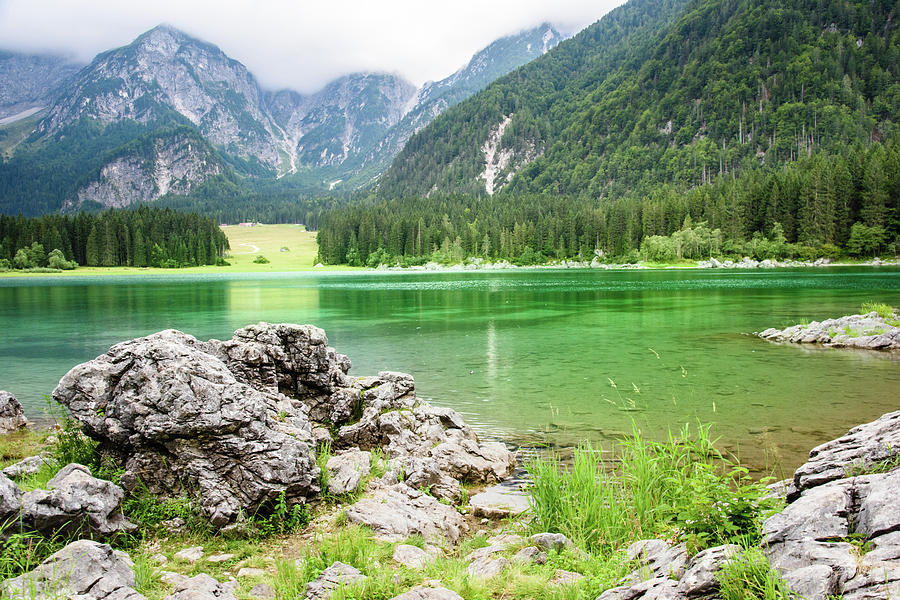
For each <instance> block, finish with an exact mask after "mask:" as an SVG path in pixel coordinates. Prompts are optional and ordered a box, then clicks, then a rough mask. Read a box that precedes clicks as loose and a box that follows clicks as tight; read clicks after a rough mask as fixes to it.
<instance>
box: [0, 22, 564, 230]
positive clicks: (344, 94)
mask: <svg viewBox="0 0 900 600" xmlns="http://www.w3.org/2000/svg"><path fill="white" fill-rule="evenodd" d="M561 39H562V36H561V35H560V34H559V33H558V32H557V31H556V30H555V29H553V28H552V27H551V26H549V25H542V26H541V27H538V28H535V29H532V30H529V31H525V32H522V33H520V34H517V35H515V36H511V37H507V38H503V39H501V40H498V41H496V42H494V43H493V44H491V45H490V46H488V47H487V48H485V49H484V50H482V51H481V52H479V53H478V54H476V55H475V56H474V57H473V58H472V60H471V61H470V62H469V63H468V64H467V65H466V66H464V67H463V68H462V69H460V70H459V71H458V72H456V73H454V74H453V75H452V76H450V77H448V78H446V79H444V80H442V81H439V82H436V83H433V82H429V83H427V84H426V85H425V86H423V87H422V88H421V89H417V88H416V87H415V86H414V85H413V84H411V83H410V82H408V81H407V80H405V79H404V78H403V77H401V76H400V75H397V74H394V73H353V74H349V75H346V76H343V77H341V78H339V79H337V80H335V81H332V82H331V83H329V84H328V85H326V86H325V88H323V89H322V90H320V91H319V92H316V93H314V94H308V95H304V94H300V93H298V92H295V91H292V90H281V91H267V90H264V89H263V88H262V87H261V86H260V85H259V83H258V82H257V80H256V79H255V77H254V76H253V74H252V73H251V72H250V71H249V70H248V69H247V68H246V67H245V66H244V65H242V64H241V63H240V62H238V61H236V60H233V59H232V58H230V57H228V56H227V55H226V54H225V53H224V52H222V51H221V50H220V49H219V48H218V47H216V46H214V45H212V44H209V43H207V42H203V41H201V40H198V39H195V38H193V37H191V36H189V35H187V34H186V33H184V32H181V31H179V30H177V29H175V28H172V27H169V26H166V25H161V26H158V27H155V28H153V29H151V30H150V31H147V32H146V33H144V34H142V35H140V36H139V37H138V38H137V39H135V40H134V42H132V43H131V44H129V45H127V46H124V47H121V48H116V49H113V50H110V51H107V52H104V53H102V54H99V55H98V56H97V57H95V58H94V60H93V61H91V63H90V64H89V65H87V66H85V67H84V68H82V69H81V70H79V71H77V73H73V72H72V71H73V67H72V66H71V65H67V64H64V63H62V62H60V61H59V60H56V62H54V61H53V60H50V59H49V58H48V59H40V60H39V58H40V57H37V58H35V57H32V59H31V63H29V62H28V60H26V59H27V57H20V56H19V55H15V56H14V55H9V56H7V55H2V56H3V57H6V59H5V60H0V66H2V65H7V66H6V67H5V68H6V69H7V73H8V74H9V77H10V78H15V77H18V74H21V73H25V72H30V73H33V76H31V78H30V79H28V78H25V77H22V78H20V79H21V81H19V80H17V83H16V85H12V84H11V83H8V84H7V85H6V86H5V87H4V90H5V92H4V94H5V95H4V96H2V97H0V98H2V99H3V100H4V102H6V104H5V105H4V106H8V107H9V108H8V110H15V109H16V108H17V107H25V106H27V107H29V108H32V107H37V106H45V105H46V106H47V107H48V108H47V110H46V112H45V113H44V112H42V113H39V114H38V115H36V116H34V117H32V118H31V119H32V120H22V121H20V122H19V124H18V125H17V129H15V130H11V129H9V128H4V127H3V125H2V124H0V151H3V152H4V153H5V154H7V155H8V156H11V158H9V160H8V161H7V162H6V163H4V164H3V165H0V190H6V193H5V195H0V212H12V213H15V212H19V211H22V212H24V213H26V214H33V213H35V212H36V211H39V212H40V211H46V210H57V209H59V208H63V209H66V210H73V209H77V208H78V207H81V206H93V205H100V206H124V205H128V204H130V203H133V202H146V201H153V200H155V199H156V198H158V197H160V196H162V195H169V196H171V195H173V194H176V195H177V194H190V193H192V192H193V191H194V190H196V189H198V188H197V186H198V185H203V184H205V182H208V181H210V180H211V179H216V178H218V177H225V178H226V180H227V181H230V182H232V183H229V184H227V185H225V186H224V187H222V186H218V185H217V186H213V187H212V188H208V189H206V190H205V193H206V197H204V199H203V202H208V201H209V197H208V196H209V194H210V193H212V192H211V190H224V189H228V190H230V191H229V195H230V196H232V197H233V196H234V195H236V194H237V195H240V192H239V191H235V189H236V188H235V185H238V186H240V185H243V184H241V183H240V182H241V181H247V178H248V177H249V178H250V179H261V180H266V179H269V180H272V179H276V178H279V179H280V180H281V181H283V182H284V185H283V186H282V187H284V189H285V190H294V189H297V187H298V186H299V187H300V188H301V189H305V190H308V191H314V190H318V191H319V192H321V191H324V190H329V189H332V188H335V187H341V188H343V189H345V190H353V189H356V188H358V187H362V186H364V185H367V184H369V183H370V182H371V181H372V180H373V179H375V178H377V177H378V175H379V174H380V173H381V171H383V170H384V169H385V168H387V166H388V164H389V163H390V160H391V159H392V158H393V156H394V155H395V154H396V153H397V152H399V151H400V149H401V147H402V146H403V144H404V143H405V141H406V139H407V138H408V137H409V136H410V135H411V134H412V133H413V132H414V131H416V130H417V129H420V128H422V127H424V126H425V125H426V124H427V123H428V122H430V121H431V120H432V119H433V118H434V117H435V116H436V115H437V114H439V113H440V112H442V111H443V110H445V109H446V108H447V107H449V106H452V105H454V104H456V103H458V102H459V101H460V100H462V99H464V98H466V97H469V96H471V95H472V94H473V93H475V92H477V91H478V90H480V89H482V88H484V86H486V85H487V84H488V83H489V82H490V81H491V80H493V79H494V78H496V77H497V76H499V75H501V74H503V73H506V72H508V71H509V70H511V69H513V68H515V67H516V66H518V65H520V64H522V63H524V62H527V61H529V60H531V59H532V58H534V57H537V56H540V55H541V54H543V53H544V52H546V51H547V50H549V49H550V48H552V47H553V46H555V45H556V44H557V43H558V42H559V41H560V40H561ZM41 60H43V62H41ZM35 65H38V66H40V65H43V66H41V68H40V69H39V68H38V66H35ZM41 69H43V70H41ZM54 69H55V70H54ZM39 75H40V76H39ZM29 82H31V83H29ZM13 88H16V89H15V90H14V89H13ZM19 88H21V89H19ZM29 90H31V91H29ZM35 119H39V121H37V122H36V124H35V122H34V120H35ZM32 127H33V128H34V131H33V133H32V134H31V136H30V137H28V133H29V131H31V128H32ZM188 130H192V131H193V132H194V134H196V135H194V134H191V135H188V133H187V131H188ZM176 131H177V132H178V135H177V136H175V134H174V132H176ZM128 135H134V136H136V137H134V138H128V137H127V136H128ZM26 138H27V139H26ZM201 140H202V141H203V142H204V143H203V144H201V143H199V141H201ZM151 141H152V143H151ZM131 142H135V143H136V145H137V146H140V147H141V148H143V149H144V153H143V154H142V155H141V157H140V159H139V160H138V159H133V158H128V156H127V154H128V152H129V150H128V148H126V146H127V145H128V144H129V143H131ZM134 145H135V144H132V146H134ZM63 148H65V149H66V151H65V152H62V149H63ZM88 150H89V152H88ZM67 157H68V158H67ZM173 161H174V162H173ZM51 164H52V165H53V166H54V168H55V169H56V170H55V171H54V172H53V173H49V172H47V170H48V169H49V165H51ZM159 173H168V175H159V176H157V174H159ZM176 173H177V174H180V175H179V177H180V179H181V180H182V183H175V182H174V180H172V181H169V179H170V176H171V177H175V175H174V174H176ZM26 174H27V175H28V177H27V178H26V179H25V180H23V179H21V178H22V177H23V176H25V175H26ZM23 181H24V183H23ZM245 191H247V190H245ZM251 195H254V194H251V193H250V192H249V191H248V192H247V196H248V198H249V196H251Z"/></svg>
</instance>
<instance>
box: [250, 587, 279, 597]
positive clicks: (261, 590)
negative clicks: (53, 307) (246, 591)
mask: <svg viewBox="0 0 900 600" xmlns="http://www.w3.org/2000/svg"><path fill="white" fill-rule="evenodd" d="M250 597H251V598H260V600H270V599H271V598H274V597H275V588H273V587H272V586H271V585H266V584H265V583H257V584H256V585H254V586H253V587H252V588H250Z"/></svg>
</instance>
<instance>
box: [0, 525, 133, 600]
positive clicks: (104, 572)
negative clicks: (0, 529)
mask: <svg viewBox="0 0 900 600" xmlns="http://www.w3.org/2000/svg"><path fill="white" fill-rule="evenodd" d="M133 567H134V565H133V563H132V562H131V559H130V558H128V555H127V554H125V553H124V552H120V551H118V550H113V549H112V548H111V547H110V546H109V545H107V544H101V543H99V542H94V541H90V540H79V541H77V542H72V543H71V544H69V545H68V546H66V547H65V548H63V549H62V550H60V551H59V552H56V553H55V554H53V555H51V556H50V557H49V558H47V560H45V561H44V562H42V563H41V564H40V565H39V566H38V568H36V569H35V570H34V571H31V572H30V573H26V574H24V575H21V576H19V577H16V578H14V579H7V580H6V581H4V582H3V583H2V584H0V591H2V596H3V597H4V598H11V599H13V598H14V599H20V598H21V599H23V600H24V599H28V600H44V599H47V600H49V599H55V598H78V599H80V600H101V599H107V600H113V599H114V600H143V598H144V596H142V595H141V594H139V593H137V592H136V591H135V590H134V571H133Z"/></svg>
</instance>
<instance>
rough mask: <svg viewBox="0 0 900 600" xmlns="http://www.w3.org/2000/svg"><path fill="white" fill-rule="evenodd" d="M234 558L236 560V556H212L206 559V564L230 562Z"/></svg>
mask: <svg viewBox="0 0 900 600" xmlns="http://www.w3.org/2000/svg"><path fill="white" fill-rule="evenodd" d="M201 550H202V549H201ZM232 558H234V554H211V555H209V556H208V557H207V558H206V562H211V563H223V562H228V561H229V560H231V559H232Z"/></svg>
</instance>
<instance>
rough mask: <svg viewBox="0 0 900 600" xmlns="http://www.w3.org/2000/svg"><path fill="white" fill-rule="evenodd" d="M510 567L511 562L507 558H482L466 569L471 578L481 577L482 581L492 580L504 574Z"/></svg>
mask: <svg viewBox="0 0 900 600" xmlns="http://www.w3.org/2000/svg"><path fill="white" fill-rule="evenodd" d="M508 566H509V561H508V560H506V559H505V558H503V557H502V556H501V557H498V558H490V557H487V558H481V559H478V560H476V561H474V562H472V563H471V564H470V565H469V566H468V567H466V573H467V574H468V575H469V577H479V578H482V579H490V578H491V577H496V576H497V575H499V574H500V573H502V572H503V571H504V570H505V569H506V568H507V567H508Z"/></svg>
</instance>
